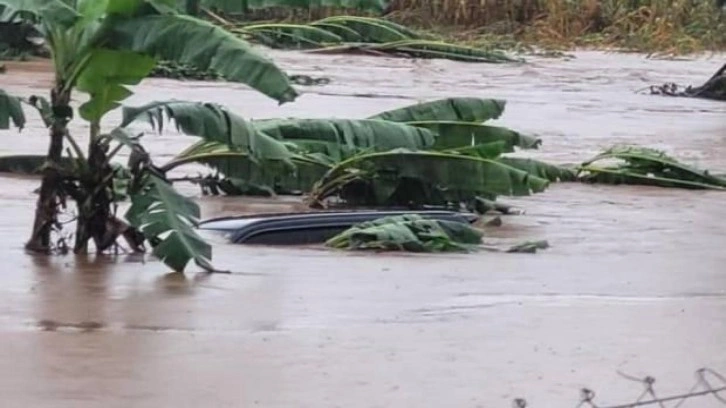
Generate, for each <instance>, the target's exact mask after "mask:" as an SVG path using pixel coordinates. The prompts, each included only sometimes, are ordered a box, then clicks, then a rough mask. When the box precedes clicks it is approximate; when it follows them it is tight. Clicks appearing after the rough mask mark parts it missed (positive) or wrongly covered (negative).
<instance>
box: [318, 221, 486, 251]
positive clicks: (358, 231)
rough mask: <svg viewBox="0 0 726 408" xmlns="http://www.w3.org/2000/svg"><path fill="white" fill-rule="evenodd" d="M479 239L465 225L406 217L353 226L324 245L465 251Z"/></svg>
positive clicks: (374, 248)
mask: <svg viewBox="0 0 726 408" xmlns="http://www.w3.org/2000/svg"><path fill="white" fill-rule="evenodd" d="M481 238H482V233H481V232H480V231H479V230H477V229H475V228H472V227H471V226H469V225H467V224H464V223H461V222H456V221H445V220H433V219H425V218H423V217H421V216H420V215H417V214H409V215H402V216H393V217H384V218H380V219H377V220H374V221H368V222H363V223H360V224H357V225H355V226H353V227H352V228H350V229H348V230H346V231H344V232H342V233H340V234H338V235H336V236H335V237H333V238H331V239H330V240H328V241H327V242H326V245H327V246H329V247H332V248H337V249H368V250H371V249H372V250H399V251H410V252H467V251H470V250H472V249H474V248H475V247H476V245H478V244H480V243H481Z"/></svg>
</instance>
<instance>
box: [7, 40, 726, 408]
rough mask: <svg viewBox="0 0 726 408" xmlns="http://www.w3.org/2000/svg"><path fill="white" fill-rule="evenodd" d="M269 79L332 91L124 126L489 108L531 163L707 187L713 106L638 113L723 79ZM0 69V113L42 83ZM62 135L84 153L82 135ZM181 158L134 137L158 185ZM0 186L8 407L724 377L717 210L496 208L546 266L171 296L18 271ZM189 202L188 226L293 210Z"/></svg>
mask: <svg viewBox="0 0 726 408" xmlns="http://www.w3.org/2000/svg"><path fill="white" fill-rule="evenodd" d="M270 55H272V56H273V57H274V58H275V60H276V61H277V62H278V63H280V64H281V65H282V66H283V67H285V68H286V69H288V70H289V71H291V72H293V73H298V74H309V75H313V76H328V77H330V78H331V80H332V83H331V84H329V85H326V86H319V87H303V88H301V91H302V92H304V94H303V96H302V97H301V98H300V99H299V100H298V101H297V102H296V103H294V104H286V105H283V106H281V107H278V106H277V105H276V103H275V102H273V101H271V100H268V99H265V97H263V96H260V95H258V94H255V93H253V92H251V91H249V90H247V89H246V88H245V87H243V86H239V85H231V84H224V83H215V84H210V83H200V82H175V81H170V80H147V81H145V82H144V83H142V84H141V85H140V86H138V87H137V88H136V92H137V94H136V95H135V96H134V97H133V98H131V99H130V100H129V101H128V104H141V103H146V102H150V101H152V100H161V99H171V98H175V99H185V100H203V101H212V102H218V103H222V104H225V105H227V106H229V107H230V108H231V109H232V110H234V111H235V112H237V113H240V114H241V115H242V116H245V117H250V118H266V117H280V116H282V117H288V116H295V117H355V118H358V117H361V118H362V117H366V116H369V115H371V114H374V113H376V112H378V111H381V110H384V109H389V108H395V107H398V106H403V105H406V104H410V103H413V102H416V101H424V100H430V99H434V98H440V97H448V96H480V97H495V98H503V99H506V100H507V101H508V105H507V110H506V111H505V114H504V116H503V117H502V119H501V120H499V121H498V122H499V123H502V124H505V125H507V126H510V127H512V128H514V129H516V130H519V131H522V132H530V133H535V134H537V135H539V136H540V137H541V138H542V139H543V141H544V145H543V147H542V148H541V150H539V151H537V152H534V153H529V152H528V153H527V154H532V155H534V156H536V157H538V158H542V159H545V160H548V161H551V162H555V163H574V162H579V161H582V160H583V159H586V158H589V157H590V156H592V155H594V154H595V153H597V152H598V151H599V150H601V149H602V148H605V147H608V146H610V145H612V144H615V143H638V144H642V145H647V146H651V147H656V148H661V149H664V150H666V151H668V152H669V153H671V154H672V155H674V156H676V157H678V158H680V159H683V160H685V161H687V162H689V163H693V164H696V165H698V166H700V167H703V168H708V169H710V170H712V171H713V172H716V173H719V172H720V173H726V105H725V104H723V103H718V102H710V101H703V100H696V99H680V98H663V97H654V96H647V95H640V94H636V93H635V91H637V90H638V89H642V88H644V87H647V86H648V85H651V84H658V83H663V82H667V81H674V82H678V83H682V84H697V83H700V82H702V81H704V80H705V79H707V78H708V77H709V76H710V75H711V74H712V73H713V72H714V71H715V70H716V69H717V68H718V67H719V66H720V65H721V64H723V59H724V56H723V55H721V56H716V57H713V58H710V59H707V58H702V59H698V60H690V61H658V60H648V59H646V58H645V57H644V56H642V55H621V54H605V53H596V52H582V53H577V54H576V56H577V58H575V59H572V60H569V61H564V60H555V59H533V60H531V61H530V63H529V64H526V65H521V66H520V65H501V66H492V65H479V64H463V63H454V62H448V61H411V60H403V59H385V58H367V57H359V58H347V57H345V58H344V57H330V56H327V57H323V56H314V57H313V56H306V55H302V54H298V53H294V52H286V53H273V52H271V53H270ZM8 67H9V70H8V71H9V72H8V74H7V75H0V87H2V88H3V89H5V90H7V91H8V92H12V93H15V94H20V95H25V96H27V95H31V94H34V93H36V94H37V93H45V92H46V87H47V86H48V85H49V84H50V81H51V77H50V74H49V72H48V70H47V67H45V66H43V65H42V64H37V63H33V64H29V65H28V64H25V65H17V64H9V65H8ZM78 98H79V101H80V100H82V99H81V98H82V96H80V95H79V96H78ZM118 119H119V115H118V114H116V115H109V118H108V119H107V121H106V122H105V125H106V126H108V127H110V126H113V125H114V124H115V123H117V121H118ZM143 129H144V128H143V127H139V130H143ZM72 130H73V131H74V132H75V134H76V135H81V134H85V133H86V132H87V129H84V128H83V127H82V124H81V123H80V122H77V123H74V125H73V126H72ZM0 137H1V139H0V154H9V153H42V152H43V151H44V150H45V147H46V145H45V143H46V141H47V136H46V133H45V130H44V129H43V128H42V123H41V122H40V120H39V118H37V117H36V116H34V115H33V116H32V120H31V123H29V125H28V127H27V128H26V129H25V130H24V131H23V132H22V133H21V134H17V133H16V132H15V131H12V132H7V131H5V132H0ZM193 140H194V139H192V138H189V137H184V136H180V135H177V134H174V133H169V134H164V135H161V136H157V135H151V136H148V137H147V146H148V148H149V150H150V151H151V152H152V154H153V156H154V157H155V159H157V160H158V161H160V162H163V161H164V160H168V159H170V158H171V157H172V156H173V155H174V154H176V153H177V152H179V151H180V150H181V149H182V148H184V147H186V146H188V145H189V144H190V143H191V142H192V141H193ZM196 170H197V169H195V168H192V169H191V170H188V171H196ZM0 180H1V182H2V189H0V203H2V208H3V211H2V212H0V242H2V247H0V256H1V257H2V259H4V262H5V264H6V268H5V269H4V270H5V272H4V273H2V274H0V344H2V346H3V347H1V348H0V373H2V377H3V381H0V393H1V394H2V395H3V400H4V403H3V404H2V405H3V406H4V407H5V406H7V407H74V408H75V407H84V408H85V407H107V406H110V407H164V406H176V407H250V406H260V407H315V408H317V407H346V408H347V407H509V406H511V400H512V399H514V398H515V397H525V398H527V400H528V401H529V404H530V405H529V406H530V407H555V406H557V407H560V406H567V407H569V406H573V407H574V406H576V404H577V402H578V401H579V399H578V398H579V397H578V393H579V389H580V388H581V387H585V386H586V387H590V388H592V389H594V390H596V391H597V392H598V395H599V396H598V401H600V403H601V404H606V403H612V404H615V403H627V402H632V401H633V400H635V398H636V397H637V396H638V395H639V394H640V392H641V387H640V386H639V385H638V384H635V383H630V382H628V381H626V380H624V379H623V378H621V377H620V376H619V375H618V374H617V371H618V370H620V371H623V372H625V373H629V374H632V375H636V376H645V375H647V374H650V375H653V376H655V377H656V378H657V379H658V383H657V389H658V390H659V394H663V395H665V394H678V393H682V392H686V391H687V390H688V389H689V388H690V387H691V385H692V384H693V383H694V377H693V371H695V370H696V369H698V368H700V367H703V366H708V367H712V368H714V369H716V370H719V371H721V372H724V373H726V347H724V346H723V345H724V344H726V266H725V265H726V250H725V249H724V248H726V224H725V221H724V220H726V205H725V204H726V194H724V193H719V192H698V191H697V192H694V191H684V190H671V189H660V188H645V187H608V186H587V185H579V184H566V185H554V186H553V187H552V188H551V189H549V190H548V191H547V192H546V193H543V194H538V195H536V196H532V197H526V198H518V199H512V200H509V202H513V203H515V204H517V205H518V206H521V207H522V208H524V209H525V210H526V214H525V215H522V216H513V217H506V218H505V219H504V222H505V225H504V226H503V227H502V228H501V229H499V230H496V231H493V232H492V234H493V235H495V236H494V237H492V240H495V239H496V240H500V239H547V240H548V241H549V242H550V244H551V246H552V247H551V249H549V250H547V251H545V252H542V253H539V254H536V255H512V254H496V253H481V254H474V255H436V256H425V255H385V256H384V255H362V254H345V253H339V252H331V251H326V250H323V249H319V248H307V249H303V248H296V249H279V248H265V247H245V246H236V247H235V246H230V245H224V244H218V245H216V246H215V264H216V265H217V266H218V267H220V268H223V269H230V270H232V271H233V273H232V274H231V275H213V276H208V275H204V274H197V273H195V271H194V270H191V271H190V272H189V273H187V275H186V277H184V276H178V275H169V274H167V271H166V270H165V269H164V266H163V265H162V264H160V263H159V262H156V261H154V260H152V259H148V258H147V259H141V258H134V257H129V258H127V257H125V256H123V255H122V256H120V257H119V259H117V260H115V261H114V260H113V259H111V258H99V259H91V260H85V259H84V260H81V259H75V258H74V257H71V256H68V257H58V258H44V257H32V256H29V255H26V254H25V253H24V252H23V250H22V244H23V242H24V240H25V238H27V234H28V232H29V225H30V222H31V217H32V210H33V206H34V195H33V190H34V189H35V188H36V187H37V181H33V180H26V179H22V178H10V177H5V178H2V179H0ZM188 191H189V193H190V194H192V193H195V190H194V189H193V188H190V189H189V190H188ZM201 202H202V204H203V211H204V215H205V217H211V216H217V215H222V214H234V213H239V212H255V211H278V210H279V211H283V210H287V209H290V208H293V207H298V208H299V207H300V205H299V204H297V203H296V201H295V200H291V199H289V198H280V199H277V200H258V199H257V200H256V199H230V198H204V199H202V200H201ZM684 406H685V407H691V406H693V407H696V406H698V407H710V406H719V405H716V403H714V402H711V401H710V400H701V401H699V400H696V401H693V402H690V403H686V404H684Z"/></svg>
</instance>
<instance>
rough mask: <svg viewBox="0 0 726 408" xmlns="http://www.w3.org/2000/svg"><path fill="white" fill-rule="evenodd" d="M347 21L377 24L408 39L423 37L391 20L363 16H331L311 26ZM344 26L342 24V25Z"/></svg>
mask: <svg viewBox="0 0 726 408" xmlns="http://www.w3.org/2000/svg"><path fill="white" fill-rule="evenodd" d="M348 21H357V22H364V23H370V24H377V25H382V26H384V27H388V28H390V29H391V30H394V31H397V32H399V33H401V34H403V35H405V36H406V37H407V38H409V39H420V38H423V37H424V36H423V35H422V34H421V33H419V32H418V31H415V30H412V29H410V28H408V27H406V26H404V25H401V24H398V23H395V22H393V21H391V20H386V19H383V18H375V17H363V16H332V17H328V18H324V19H322V20H318V21H316V22H314V23H312V24H317V23H324V24H325V23H330V24H338V25H340V23H341V22H348ZM343 25H344V24H343Z"/></svg>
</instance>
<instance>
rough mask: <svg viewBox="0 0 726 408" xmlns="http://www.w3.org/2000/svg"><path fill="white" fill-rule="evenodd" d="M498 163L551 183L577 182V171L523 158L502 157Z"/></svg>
mask: <svg viewBox="0 0 726 408" xmlns="http://www.w3.org/2000/svg"><path fill="white" fill-rule="evenodd" d="M497 161H498V162H500V163H504V164H506V165H507V166H510V167H514V168H515V169H519V170H522V171H526V172H527V173H529V174H532V175H534V176H537V177H539V178H543V179H545V180H549V181H577V171H576V170H572V169H568V168H566V167H562V166H556V165H553V164H549V163H545V162H543V161H539V160H535V159H526V158H521V157H500V158H498V159H497Z"/></svg>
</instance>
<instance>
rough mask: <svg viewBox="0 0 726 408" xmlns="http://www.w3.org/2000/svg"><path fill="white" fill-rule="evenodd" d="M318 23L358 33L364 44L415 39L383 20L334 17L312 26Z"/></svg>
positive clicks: (407, 31) (399, 27) (409, 32)
mask: <svg viewBox="0 0 726 408" xmlns="http://www.w3.org/2000/svg"><path fill="white" fill-rule="evenodd" d="M320 23H323V24H336V25H340V26H343V27H348V28H350V29H351V30H353V31H355V32H356V33H358V35H360V37H361V40H362V41H363V42H365V43H387V42H393V41H401V40H408V39H412V38H417V37H411V36H410V35H415V33H413V32H411V31H409V30H408V29H406V28H405V27H402V26H400V25H398V24H394V23H392V22H390V21H386V20H383V19H376V18H365V17H354V16H334V17H327V18H324V19H322V20H318V21H315V22H313V23H312V24H320ZM402 30H403V31H402ZM404 31H405V32H404Z"/></svg>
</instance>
